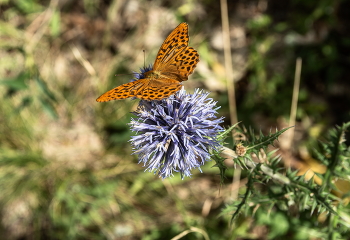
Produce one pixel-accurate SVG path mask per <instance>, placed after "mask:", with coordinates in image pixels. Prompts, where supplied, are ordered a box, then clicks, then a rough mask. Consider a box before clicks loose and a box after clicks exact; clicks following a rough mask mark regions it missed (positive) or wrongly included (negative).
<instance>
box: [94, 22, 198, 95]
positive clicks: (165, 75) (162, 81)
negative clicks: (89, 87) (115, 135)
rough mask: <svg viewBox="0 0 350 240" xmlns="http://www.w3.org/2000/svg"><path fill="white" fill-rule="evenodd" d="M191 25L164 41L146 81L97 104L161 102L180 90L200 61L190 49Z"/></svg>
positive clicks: (117, 90) (118, 89) (125, 86)
mask: <svg viewBox="0 0 350 240" xmlns="http://www.w3.org/2000/svg"><path fill="white" fill-rule="evenodd" d="M188 40H189V36H188V25H187V23H181V24H180V25H179V26H177V27H176V28H175V29H174V30H173V31H172V32H171V33H170V34H169V36H168V37H167V38H166V39H165V40H164V42H163V44H162V46H161V47H160V49H159V51H158V54H157V57H156V60H155V62H154V64H153V68H152V70H150V71H147V72H145V73H144V78H141V79H138V80H136V81H133V82H129V83H125V84H123V85H121V86H119V87H116V88H114V89H112V90H109V91H108V92H106V93H104V94H102V95H101V96H100V97H99V98H97V99H96V101H97V102H107V101H111V100H120V99H125V98H129V97H137V98H140V99H144V100H161V99H163V98H167V97H169V96H170V95H172V94H174V93H176V92H177V91H179V90H180V89H181V87H182V84H181V82H182V81H186V80H187V79H188V76H189V75H190V74H192V73H193V71H194V68H195V67H196V64H197V63H198V62H199V55H198V53H197V51H196V50H195V49H193V48H192V47H188Z"/></svg>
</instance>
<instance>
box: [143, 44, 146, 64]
mask: <svg viewBox="0 0 350 240" xmlns="http://www.w3.org/2000/svg"><path fill="white" fill-rule="evenodd" d="M143 68H144V69H145V68H146V51H145V49H143Z"/></svg>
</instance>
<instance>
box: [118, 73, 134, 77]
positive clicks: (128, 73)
mask: <svg viewBox="0 0 350 240" xmlns="http://www.w3.org/2000/svg"><path fill="white" fill-rule="evenodd" d="M125 75H134V74H133V73H125V74H115V75H114V76H116V77H117V76H125Z"/></svg>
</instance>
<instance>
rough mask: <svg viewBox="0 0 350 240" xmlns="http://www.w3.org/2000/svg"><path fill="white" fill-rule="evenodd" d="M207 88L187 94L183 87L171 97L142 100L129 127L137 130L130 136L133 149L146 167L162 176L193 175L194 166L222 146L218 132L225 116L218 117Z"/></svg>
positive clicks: (197, 165) (202, 162) (202, 163)
mask: <svg viewBox="0 0 350 240" xmlns="http://www.w3.org/2000/svg"><path fill="white" fill-rule="evenodd" d="M208 95H209V93H208V92H203V91H201V90H198V89H196V90H195V93H194V94H188V93H186V91H185V90H184V89H183V88H182V89H181V90H180V91H178V92H177V93H176V94H174V95H172V96H170V97H169V98H166V99H162V100H159V101H144V100H141V101H140V103H139V106H138V108H137V110H136V111H135V112H134V113H133V114H134V115H136V116H137V118H136V119H132V120H131V123H130V128H131V130H132V131H134V132H137V133H138V135H136V136H133V137H132V139H131V140H130V142H131V145H132V147H133V150H134V153H133V154H137V155H138V157H139V163H141V162H142V163H143V164H144V166H145V167H147V168H146V171H147V170H148V171H150V172H154V173H158V175H159V176H160V177H161V178H163V179H164V178H167V177H171V176H173V171H175V172H180V174H181V177H182V178H184V176H187V177H189V176H191V170H192V169H193V168H198V169H199V170H200V171H201V169H200V167H201V166H202V165H204V163H205V161H209V160H210V157H211V154H210V152H211V150H218V149H220V148H221V147H222V146H221V145H220V143H219V141H218V140H217V136H218V134H219V133H220V132H222V131H223V128H222V127H221V126H219V124H220V123H222V122H223V118H222V117H221V118H217V117H216V114H217V112H216V110H217V109H218V108H219V107H216V108H215V105H216V102H214V101H213V100H212V99H211V98H207V96H208Z"/></svg>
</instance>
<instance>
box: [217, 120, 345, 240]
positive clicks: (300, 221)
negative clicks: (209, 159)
mask: <svg viewBox="0 0 350 240" xmlns="http://www.w3.org/2000/svg"><path fill="white" fill-rule="evenodd" d="M349 127H350V122H349V123H345V124H343V125H342V126H341V127H336V128H335V129H332V130H330V131H329V134H328V138H327V141H325V142H322V143H320V147H321V150H315V151H314V152H315V154H316V156H317V157H318V160H319V161H321V162H322V163H323V164H324V165H325V166H326V167H327V171H326V172H325V173H324V174H317V176H318V177H320V178H321V179H322V184H321V185H318V184H316V183H315V181H314V179H313V178H311V179H307V178H305V176H304V175H302V176H299V175H298V171H296V170H291V169H287V170H285V168H283V167H282V168H281V167H280V165H279V164H278V163H279V162H280V161H281V159H282V158H281V156H278V155H276V151H270V152H269V151H268V146H269V145H272V144H273V142H274V140H277V138H278V136H280V135H281V134H282V133H283V132H285V131H286V130H288V129H289V128H286V129H283V130H281V131H276V133H271V132H270V133H269V134H267V135H264V134H262V133H261V132H260V134H259V137H257V136H255V134H254V132H253V131H248V132H244V133H245V135H244V136H245V137H246V140H244V141H240V143H238V144H237V145H236V146H235V147H234V149H235V151H233V150H229V149H225V150H224V151H223V152H225V154H226V155H229V156H231V157H233V158H234V162H235V164H237V165H239V166H240V167H242V168H244V169H247V170H248V173H247V174H248V175H247V178H248V182H247V184H246V189H245V193H244V194H242V195H241V196H240V199H238V200H236V201H234V202H233V203H231V204H228V205H227V206H226V207H225V209H224V210H223V212H222V214H223V215H225V214H228V213H232V212H233V213H232V219H231V221H232V222H235V221H236V220H237V217H238V216H239V215H240V214H244V215H245V216H247V217H248V216H255V217H254V219H256V224H258V225H259V224H262V225H265V226H268V227H269V228H270V229H271V231H270V233H269V238H271V239H274V238H280V237H282V236H286V235H288V236H289V238H290V239H300V238H301V239H308V238H310V237H321V238H328V239H337V238H339V237H340V238H341V237H345V236H347V234H349V230H348V225H349V213H348V211H345V206H346V202H344V201H342V199H339V198H338V197H337V196H336V195H333V194H332V191H333V190H337V187H336V186H335V185H334V184H333V182H334V180H335V179H339V178H342V179H346V180H347V181H348V180H349V179H348V177H349V176H350V174H349V166H348V164H349V161H348V160H349V154H350V151H349V146H347V145H346V141H345V138H344V134H345V132H346V130H347V129H348V128H349ZM241 133H243V132H242V131H241ZM242 149H243V150H242ZM263 156H265V157H263ZM348 184H349V182H348ZM343 197H344V200H345V199H346V197H348V195H344V196H343ZM298 216H299V217H298ZM320 216H323V217H324V218H326V219H325V220H320V218H319V217H320ZM306 222H307V223H308V224H304V223H306ZM277 226H279V227H277ZM300 226H304V228H305V229H304V230H303V232H304V235H303V236H304V237H302V236H299V235H298V234H296V233H297V232H298V231H297V230H298V228H299V227H300ZM335 228H336V229H337V232H334V231H333V229H335ZM306 229H307V231H306ZM315 229H319V232H317V234H316V232H315ZM307 232H309V234H307ZM291 236H293V237H292V238H291Z"/></svg>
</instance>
